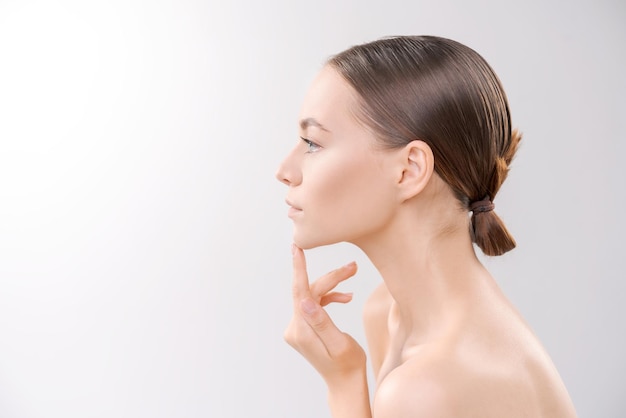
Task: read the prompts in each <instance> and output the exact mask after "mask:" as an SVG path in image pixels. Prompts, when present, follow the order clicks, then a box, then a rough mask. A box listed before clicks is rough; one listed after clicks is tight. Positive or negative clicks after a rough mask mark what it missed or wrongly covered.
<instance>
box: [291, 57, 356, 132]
mask: <svg viewBox="0 0 626 418" xmlns="http://www.w3.org/2000/svg"><path fill="white" fill-rule="evenodd" d="M356 109H357V94H356V92H355V91H354V89H353V88H352V87H351V86H350V85H349V84H348V82H347V81H346V80H345V79H344V78H343V77H341V76H340V75H339V73H338V72H337V71H336V70H335V69H333V68H332V67H329V66H325V67H324V68H322V70H321V71H320V72H319V73H318V74H317V77H315V79H314V80H313V82H312V83H311V86H310V87H309V90H308V92H307V94H306V96H305V97H304V101H303V103H302V108H301V110H300V120H306V119H314V120H316V121H318V122H320V123H321V124H322V125H324V126H325V127H326V128H328V129H329V130H332V128H333V126H335V125H337V124H341V123H346V122H351V123H353V122H355V121H356V120H355V118H354V114H355V111H356Z"/></svg>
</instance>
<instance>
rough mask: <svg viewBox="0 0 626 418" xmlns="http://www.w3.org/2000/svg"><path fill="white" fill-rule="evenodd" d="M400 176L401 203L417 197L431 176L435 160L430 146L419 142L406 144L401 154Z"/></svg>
mask: <svg viewBox="0 0 626 418" xmlns="http://www.w3.org/2000/svg"><path fill="white" fill-rule="evenodd" d="M401 158H402V160H401V168H402V175H401V178H400V181H399V183H398V185H399V187H400V198H401V199H402V201H406V200H409V199H411V198H412V197H414V196H416V195H418V194H419V193H420V192H421V191H422V190H424V188H425V187H426V185H427V184H428V182H429V181H430V178H431V177H432V175H433V171H434V168H435V159H434V156H433V152H432V149H431V148H430V146H429V145H428V144H427V143H425V142H424V141H421V140H414V141H411V142H410V143H408V144H407V145H406V146H405V147H404V148H403V150H402V152H401Z"/></svg>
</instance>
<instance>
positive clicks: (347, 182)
mask: <svg viewBox="0 0 626 418" xmlns="http://www.w3.org/2000/svg"><path fill="white" fill-rule="evenodd" d="M358 106H359V104H358V99H357V93H356V92H355V91H354V90H353V88H352V87H351V86H350V85H349V84H348V82H347V81H346V80H344V79H343V78H342V77H341V75H339V73H338V72H337V71H336V70H334V69H333V68H332V67H330V66H326V67H324V68H323V69H322V70H321V71H320V73H319V74H318V76H317V77H316V78H315V80H314V81H313V83H312V85H311V87H310V89H309V91H308V93H307V95H306V96H305V99H304V103H303V105H302V110H301V113H300V139H299V140H298V143H297V145H296V146H295V147H294V148H293V149H292V150H291V151H290V152H289V154H288V155H287V157H286V158H285V159H284V161H283V162H282V163H281V164H280V166H279V169H278V171H277V173H276V177H277V179H278V180H279V181H281V182H282V183H284V184H286V185H287V186H289V191H288V193H287V199H286V200H287V204H288V205H289V206H290V208H289V217H290V218H291V219H292V220H293V223H294V237H293V239H294V243H295V244H296V245H298V246H299V247H301V248H304V249H307V248H313V247H318V246H321V245H328V244H333V243H337V242H352V243H358V242H359V241H360V240H364V239H367V238H368V237H370V236H372V235H373V234H375V233H377V232H379V231H380V230H381V229H383V228H384V227H385V226H386V225H387V224H388V223H389V222H391V220H392V219H393V214H394V210H395V207H396V202H397V200H398V199H397V196H396V193H395V188H394V184H395V180H397V179H396V178H394V170H393V169H392V167H391V166H392V165H393V161H394V158H393V151H389V150H383V149H382V147H380V145H379V144H377V142H376V138H375V136H374V134H373V133H372V132H371V131H370V130H369V129H368V128H367V127H366V126H364V125H363V124H362V123H361V122H360V121H359V120H358V119H357V117H356V116H355V114H356V112H357V111H358Z"/></svg>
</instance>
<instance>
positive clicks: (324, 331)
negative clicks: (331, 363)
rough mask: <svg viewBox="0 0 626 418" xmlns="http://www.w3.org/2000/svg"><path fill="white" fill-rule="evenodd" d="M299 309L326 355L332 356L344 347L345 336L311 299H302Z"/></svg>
mask: <svg viewBox="0 0 626 418" xmlns="http://www.w3.org/2000/svg"><path fill="white" fill-rule="evenodd" d="M300 309H301V312H302V316H303V318H304V320H305V321H306V322H307V323H308V324H309V326H310V327H311V329H312V330H313V331H314V332H315V333H316V334H317V336H318V337H319V338H320V340H321V341H322V343H323V344H324V346H325V347H326V351H328V354H330V355H332V353H334V352H337V351H338V350H339V349H340V347H342V346H343V345H344V342H345V334H344V333H343V332H341V331H340V330H339V329H338V328H337V326H336V325H335V324H334V323H333V321H332V319H330V317H329V316H328V314H327V313H326V311H325V310H324V309H322V307H321V306H320V305H319V304H317V303H315V301H314V300H313V299H311V298H310V297H307V298H305V299H302V301H300Z"/></svg>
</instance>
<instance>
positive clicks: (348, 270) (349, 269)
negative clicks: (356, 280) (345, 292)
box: [310, 261, 357, 298]
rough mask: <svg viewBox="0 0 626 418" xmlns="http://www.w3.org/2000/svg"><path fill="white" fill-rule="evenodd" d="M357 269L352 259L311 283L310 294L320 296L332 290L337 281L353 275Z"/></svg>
mask: <svg viewBox="0 0 626 418" xmlns="http://www.w3.org/2000/svg"><path fill="white" fill-rule="evenodd" d="M356 271H357V265H356V263H355V262H354V261H353V262H351V263H348V264H346V265H345V266H343V267H339V268H338V269H337V270H333V271H331V272H329V273H326V274H325V275H323V276H322V277H320V278H319V279H317V280H316V281H315V283H313V284H312V285H311V287H310V288H311V295H313V297H314V298H320V297H321V296H323V295H325V294H327V293H328V292H330V291H331V290H333V289H334V288H335V287H336V286H337V285H338V284H339V283H341V282H342V281H344V280H347V279H349V278H350V277H352V276H354V275H355V274H356Z"/></svg>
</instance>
